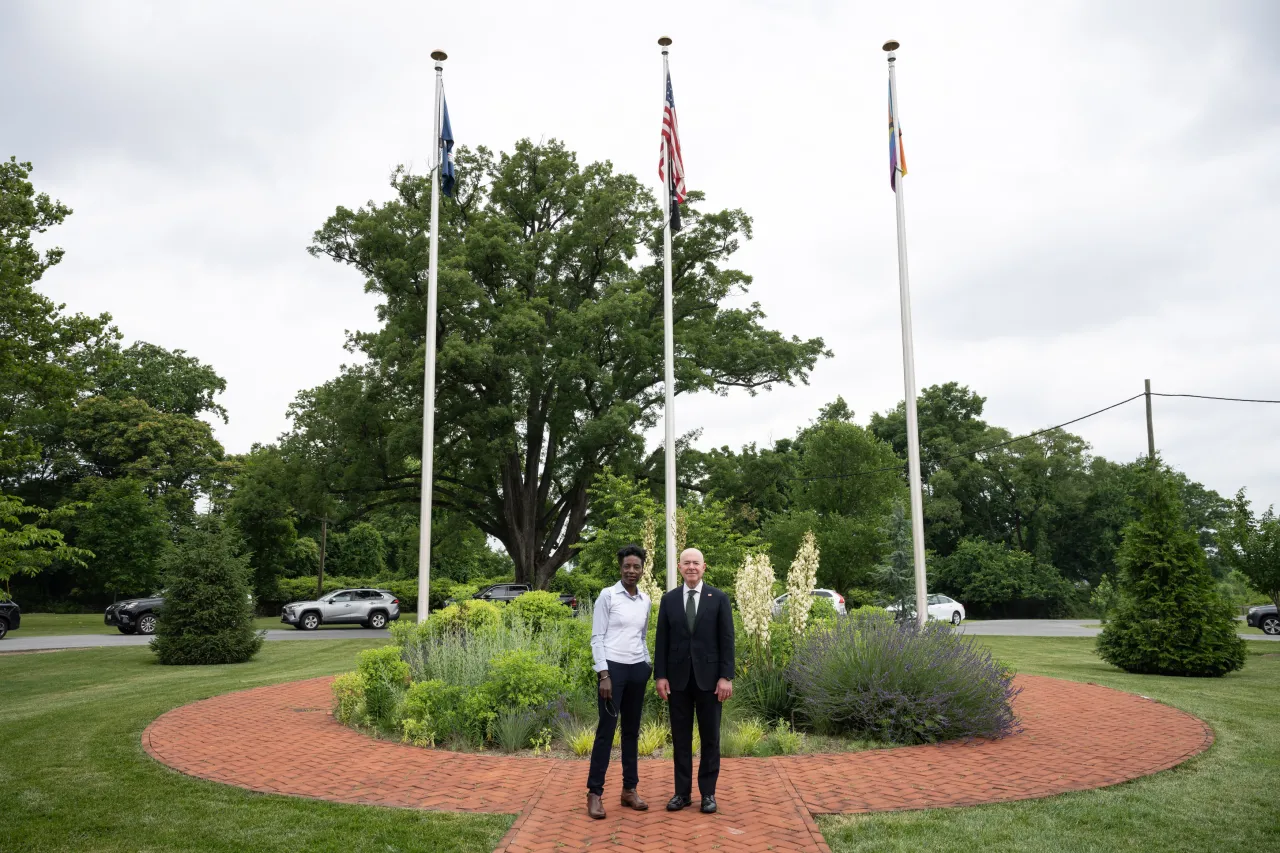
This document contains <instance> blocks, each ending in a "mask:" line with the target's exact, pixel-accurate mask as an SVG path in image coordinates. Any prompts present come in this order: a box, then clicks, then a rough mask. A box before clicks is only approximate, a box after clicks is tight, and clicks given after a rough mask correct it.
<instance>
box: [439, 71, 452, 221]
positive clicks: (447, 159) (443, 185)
mask: <svg viewBox="0 0 1280 853" xmlns="http://www.w3.org/2000/svg"><path fill="white" fill-rule="evenodd" d="M440 102H441V106H442V107H444V121H442V122H441V123H440V142H439V145H440V189H441V191H442V192H444V194H445V195H447V196H449V197H450V198H452V197H453V128H452V127H450V126H449V102H448V101H447V100H445V97H444V93H443V92H441V93H440Z"/></svg>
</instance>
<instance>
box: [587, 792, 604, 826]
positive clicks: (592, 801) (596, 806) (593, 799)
mask: <svg viewBox="0 0 1280 853" xmlns="http://www.w3.org/2000/svg"><path fill="white" fill-rule="evenodd" d="M587 817H593V818H595V819H596V820H604V803H602V802H601V801H600V795H599V794H591V793H588V794H587Z"/></svg>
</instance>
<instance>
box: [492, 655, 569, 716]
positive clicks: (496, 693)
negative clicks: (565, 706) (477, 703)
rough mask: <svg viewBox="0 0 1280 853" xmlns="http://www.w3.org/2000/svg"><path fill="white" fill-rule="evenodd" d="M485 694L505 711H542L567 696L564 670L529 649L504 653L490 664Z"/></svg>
mask: <svg viewBox="0 0 1280 853" xmlns="http://www.w3.org/2000/svg"><path fill="white" fill-rule="evenodd" d="M484 687H485V690H486V692H487V693H488V695H489V698H490V699H492V700H493V703H494V704H495V705H498V706H500V707H503V708H542V707H547V706H550V705H551V704H552V703H554V702H555V700H556V699H557V698H558V697H559V696H560V695H561V694H562V693H564V689H565V680H564V676H563V674H562V673H561V672H560V668H559V667H557V666H552V665H550V664H546V663H543V662H541V661H539V660H538V656H537V654H536V653H534V652H532V651H529V650H527V649H520V650H515V651H509V652H503V653H502V654H500V655H498V656H497V657H495V658H494V659H493V660H491V661H490V662H489V678H488V679H487V680H486V682H485V685H484Z"/></svg>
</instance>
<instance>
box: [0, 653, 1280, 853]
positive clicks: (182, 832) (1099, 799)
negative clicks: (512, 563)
mask: <svg viewBox="0 0 1280 853" xmlns="http://www.w3.org/2000/svg"><path fill="white" fill-rule="evenodd" d="M979 641H980V642H982V643H984V644H986V645H987V646H989V647H990V648H991V649H992V651H993V652H994V653H995V654H996V655H997V656H998V657H1000V658H1001V659H1003V660H1006V661H1009V662H1011V663H1013V664H1014V665H1015V666H1016V667H1017V668H1018V669H1019V671H1022V672H1028V673H1040V674H1045V675H1054V676H1058V677H1062V678H1071V679H1076V680H1081V681H1093V682H1097V683H1099V684H1105V685H1107V686H1111V687H1117V688H1120V689H1122V690H1129V691H1132V692H1136V693H1141V694H1143V695H1146V696H1151V697H1153V698H1155V699H1159V700H1161V701H1164V702H1168V703H1169V704H1172V705H1175V706H1177V707H1179V708H1183V709H1185V710H1187V711H1190V712H1191V713H1193V714H1196V715H1197V716H1200V717H1202V718H1203V719H1205V720H1207V721H1209V723H1210V724H1212V726H1213V728H1214V730H1215V732H1216V735H1217V742H1216V743H1215V745H1214V746H1213V748H1212V749H1211V750H1210V751H1209V752H1208V753H1206V754H1205V755H1203V756H1201V757H1199V758H1196V759H1193V760H1192V761H1191V762H1189V763H1188V764H1185V765H1183V766H1181V767H1179V768H1176V769H1174V770H1171V771H1167V772H1165V773H1161V774H1158V775H1156V776H1153V777H1150V778H1148V779H1140V780H1137V781H1135V782H1131V783H1128V784H1125V785H1120V786H1116V787H1114V788H1108V789H1102V790H1098V791H1086V792H1081V793H1078V794H1067V795H1064V796H1060V797H1054V798H1051V799H1047V800H1038V801H1030V802H1024V803H1012V804H1008V805H997V806H982V807H977V808H969V809H943V810H935V811H928V812H905V813H898V814H886V815H872V816H865V817H824V818H821V819H820V820H819V823H820V825H821V826H822V828H823V831H824V833H825V834H826V836H827V840H828V842H829V843H830V845H831V848H832V850H833V851H835V853H849V851H863V850H867V851H870V850H875V851H881V850H884V851H897V850H901V851H908V850H910V851H912V853H917V851H919V850H921V849H928V850H932V851H939V850H940V851H946V850H955V851H965V852H966V853H968V851H971V850H975V849H976V850H983V851H997V850H998V851H1005V850H1013V851H1020V850H1025V851H1036V853H1041V851H1044V850H1054V851H1058V850H1066V851H1100V853H1101V851H1112V850H1125V849H1132V850H1160V851H1162V853H1163V852H1164V851H1200V850H1204V851H1215V853H1216V851H1222V850H1260V849H1269V848H1272V847H1274V846H1275V842H1276V841H1277V840H1280V795H1278V794H1277V792H1278V791H1280V702H1277V696H1280V653H1270V654H1268V652H1270V649H1271V648H1272V647H1271V645H1270V644H1262V643H1251V644H1250V645H1249V651H1250V657H1249V662H1248V665H1247V666H1246V668H1245V670H1244V671H1243V672H1240V673H1235V674H1233V675H1231V676H1228V677H1227V678H1223V679H1176V678H1158V677H1142V676H1130V675H1125V674H1124V673H1121V672H1118V671H1116V670H1113V669H1111V668H1110V667H1108V666H1106V665H1104V664H1103V663H1101V662H1100V661H1099V660H1098V659H1097V658H1096V657H1094V655H1093V654H1092V647H1093V640H1092V639H1089V638H1018V637H984V638H979ZM375 645H378V641H376V640H370V641H362V640H335V641H333V642H326V643H268V644H267V645H266V646H265V647H264V648H263V650H262V652H261V653H260V654H259V655H258V658H257V659H256V660H255V661H253V662H252V663H248V664H242V665H239V666H226V667H191V668H179V667H161V666H158V665H156V664H155V663H154V662H153V658H152V655H151V654H150V652H149V651H147V650H146V649H144V648H116V649H84V650H74V651H61V652H55V653H49V654H16V655H0V685H2V689H0V779H3V780H4V781H3V783H2V784H3V789H2V790H3V792H4V800H3V802H4V806H3V809H2V810H0V849H3V850H4V851H5V853H10V851H13V853H17V851H37V850H38V851H55V850H57V851H61V850H77V851H79V850H85V851H104V852H105V851H111V853H114V852H115V851H117V850H147V851H179V850H202V851H203V850H212V851H239V850H255V851H258V850H262V851H277V850H278V851H289V853H295V851H298V850H308V851H312V850H317V851H326V850H333V851H349V850H350V851H359V850H368V851H373V850H378V851H400V850H426V851H450V852H451V851H458V853H462V851H475V853H483V851H488V850H491V849H492V848H493V846H494V845H495V844H496V843H497V841H498V839H499V838H500V837H501V836H502V834H503V833H504V832H505V831H506V829H507V827H508V826H509V825H510V823H511V820H512V818H510V817H508V816H499V815H451V814H444V813H432V812H414V811H409V810H398V809H378V808H373V807H367V806H343V805H337V804H331V803H322V802H315V801H310V800H300V799H293V798H289V797H277V796H269V795H262V794H253V793H249V792H247V791H242V790H240V789H238V788H233V787H229V786H224V785H218V784H214V783H210V782H202V781H198V780H194V779H189V778H187V777H184V776H181V775H179V774H176V773H174V772H172V771H170V770H168V769H166V768H164V767H162V766H161V765H159V764H157V763H156V762H154V761H152V760H151V759H150V758H149V757H147V756H146V754H145V753H144V752H143V751H142V748H141V745H140V743H139V736H140V735H141V733H142V730H143V729H144V728H145V727H146V725H147V724H148V723H149V722H150V721H151V720H153V719H155V717H157V716H158V715H159V714H161V713H162V712H164V711H165V710H168V709H169V708H172V707H175V706H177V705H181V704H185V703H187V702H191V701H194V700H196V699H200V698H203V697H206V696H211V695H215V694H218V693H224V692H227V691H231V690H239V689H243V688H246V687H252V686H255V685H258V684H268V683H273V682H280V681H289V680H293V679H298V678H306V677H310V676H315V675H322V674H326V673H334V672H340V671H342V670H345V669H349V668H350V667H351V665H352V662H353V659H354V656H355V653H356V652H357V651H358V650H360V649H363V648H368V647H371V646H375ZM1278 651H1280V650H1278Z"/></svg>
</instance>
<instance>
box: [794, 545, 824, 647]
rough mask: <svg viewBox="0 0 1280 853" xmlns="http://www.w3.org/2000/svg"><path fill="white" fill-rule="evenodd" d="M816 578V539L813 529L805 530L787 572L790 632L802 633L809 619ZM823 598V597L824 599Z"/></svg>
mask: <svg viewBox="0 0 1280 853" xmlns="http://www.w3.org/2000/svg"><path fill="white" fill-rule="evenodd" d="M817 579H818V541H817V539H815V538H814V535H813V531H812V530H809V531H806V532H805V534H804V539H803V540H802V541H801V542H800V550H798V551H797V552H796V558H795V560H793V561H792V562H791V570H790V571H789V572H787V592H788V593H790V595H789V596H788V597H787V603H788V605H789V606H788V607H787V611H788V613H789V614H790V619H791V633H793V634H796V635H799V634H803V633H804V628H805V625H806V624H807V623H808V621H809V608H810V607H811V606H812V605H813V596H811V595H810V594H809V593H810V592H812V591H813V585H814V583H816V582H817ZM824 600H825V599H824Z"/></svg>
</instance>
